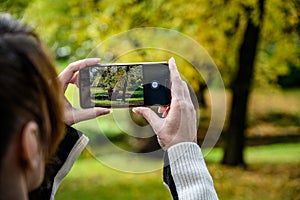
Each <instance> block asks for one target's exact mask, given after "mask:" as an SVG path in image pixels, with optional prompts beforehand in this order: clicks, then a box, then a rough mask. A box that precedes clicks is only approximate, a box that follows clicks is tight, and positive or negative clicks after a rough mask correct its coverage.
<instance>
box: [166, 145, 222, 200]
mask: <svg viewBox="0 0 300 200" xmlns="http://www.w3.org/2000/svg"><path fill="white" fill-rule="evenodd" d="M164 182H165V184H166V185H168V187H169V189H170V191H171V194H172V196H173V199H174V200H176V199H179V200H181V199H184V200H194V199H195V200H196V199H197V200H199V199H205V200H210V199H218V196H217V193H216V191H215V188H214V184H213V180H212V177H211V175H210V174H209V171H208V169H207V167H206V164H205V161H204V158H203V155H202V152H201V149H200V147H199V146H198V145H197V144H196V143H190V142H184V143H180V144H177V145H174V146H172V147H170V148H169V149H168V151H167V152H166V155H165V167H164Z"/></svg>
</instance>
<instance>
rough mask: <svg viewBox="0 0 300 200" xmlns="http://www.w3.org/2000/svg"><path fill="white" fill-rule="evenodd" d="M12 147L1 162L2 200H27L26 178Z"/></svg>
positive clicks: (0, 193)
mask: <svg viewBox="0 0 300 200" xmlns="http://www.w3.org/2000/svg"><path fill="white" fill-rule="evenodd" d="M11 146H12V145H11ZM11 146H10V147H9V148H8V149H7V150H8V151H7V154H6V155H5V156H4V157H3V159H2V160H1V166H0V200H7V199H9V200H27V199H28V194H27V193H28V192H27V184H26V180H25V176H24V173H23V172H22V169H20V166H19V165H18V162H17V159H16V157H15V155H14V153H13V152H14V149H13V147H11Z"/></svg>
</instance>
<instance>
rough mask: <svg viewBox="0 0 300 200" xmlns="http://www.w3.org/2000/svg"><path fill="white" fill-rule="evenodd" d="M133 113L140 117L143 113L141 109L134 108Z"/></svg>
mask: <svg viewBox="0 0 300 200" xmlns="http://www.w3.org/2000/svg"><path fill="white" fill-rule="evenodd" d="M132 112H134V113H135V114H138V115H140V114H141V112H140V109H139V108H133V109H132Z"/></svg>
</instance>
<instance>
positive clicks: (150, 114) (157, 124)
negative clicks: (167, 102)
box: [132, 107, 163, 134]
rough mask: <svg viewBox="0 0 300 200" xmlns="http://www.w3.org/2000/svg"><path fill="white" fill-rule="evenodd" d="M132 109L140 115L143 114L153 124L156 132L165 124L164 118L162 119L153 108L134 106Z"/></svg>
mask: <svg viewBox="0 0 300 200" xmlns="http://www.w3.org/2000/svg"><path fill="white" fill-rule="evenodd" d="M132 111H133V112H134V113H136V114H138V115H142V116H143V117H144V118H145V119H146V120H147V121H148V122H149V124H150V125H151V127H152V128H153V130H154V132H155V133H156V134H157V133H158V131H159V130H160V128H161V127H162V125H163V119H161V118H160V117H159V116H158V115H157V114H156V113H155V112H154V111H153V110H151V109H150V108H146V107H137V108H133V109H132Z"/></svg>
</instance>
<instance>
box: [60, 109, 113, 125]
mask: <svg viewBox="0 0 300 200" xmlns="http://www.w3.org/2000/svg"><path fill="white" fill-rule="evenodd" d="M111 112H112V111H111V110H110V109H107V108H89V109H83V110H77V109H76V110H75V109H74V110H72V111H69V112H67V114H66V115H67V116H65V118H66V121H67V122H66V123H67V124H74V123H78V122H81V121H85V120H89V119H93V118H95V117H98V116H101V115H106V114H109V113H111Z"/></svg>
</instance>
